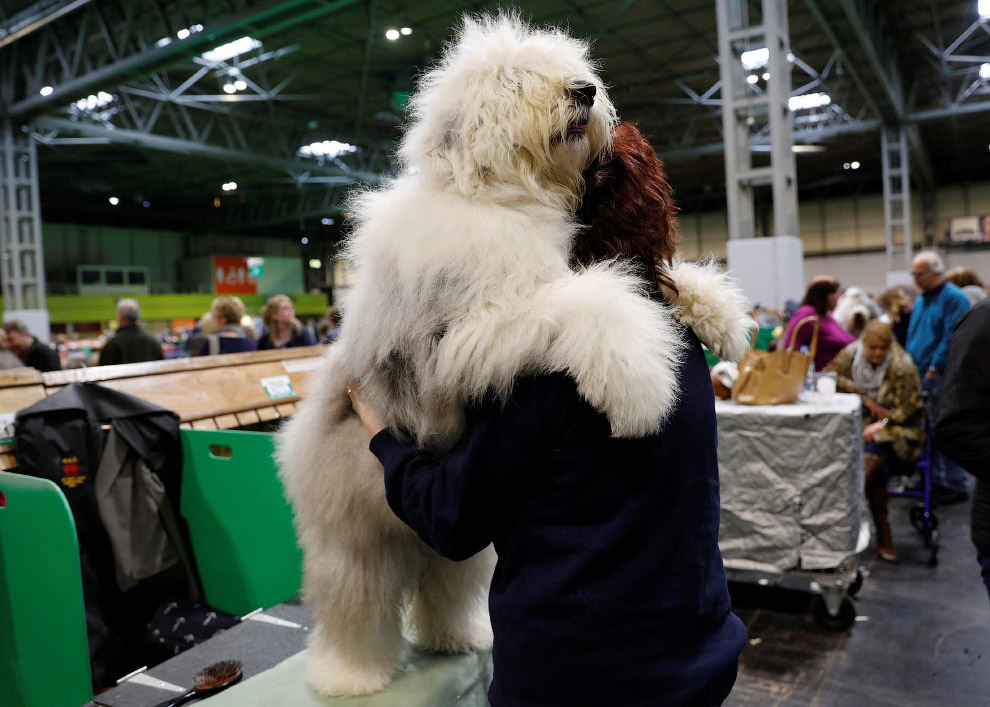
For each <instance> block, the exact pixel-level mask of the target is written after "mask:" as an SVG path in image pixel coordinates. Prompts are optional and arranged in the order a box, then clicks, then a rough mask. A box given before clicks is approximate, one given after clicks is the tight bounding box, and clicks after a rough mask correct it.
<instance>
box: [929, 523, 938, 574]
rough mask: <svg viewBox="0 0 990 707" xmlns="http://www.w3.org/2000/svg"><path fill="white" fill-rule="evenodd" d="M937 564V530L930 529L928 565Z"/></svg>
mask: <svg viewBox="0 0 990 707" xmlns="http://www.w3.org/2000/svg"><path fill="white" fill-rule="evenodd" d="M937 564H938V531H937V530H933V531H932V539H931V541H930V543H929V548H928V566H929V567H934V566H935V565H937Z"/></svg>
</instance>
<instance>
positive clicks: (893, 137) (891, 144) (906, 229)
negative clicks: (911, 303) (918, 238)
mask: <svg viewBox="0 0 990 707" xmlns="http://www.w3.org/2000/svg"><path fill="white" fill-rule="evenodd" d="M880 140H881V158H882V165H883V222H884V230H885V232H886V236H887V273H888V275H887V279H888V284H898V283H900V282H902V281H904V280H905V279H906V277H905V275H904V273H905V272H906V271H909V270H910V269H911V259H912V258H913V257H914V253H913V244H912V240H911V178H910V177H911V174H910V161H909V159H908V138H907V134H906V133H905V131H904V130H903V129H902V128H901V127H899V126H898V127H889V126H884V127H883V129H882V130H881V132H880Z"/></svg>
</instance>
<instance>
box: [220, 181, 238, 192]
mask: <svg viewBox="0 0 990 707" xmlns="http://www.w3.org/2000/svg"><path fill="white" fill-rule="evenodd" d="M220 188H221V189H223V190H224V191H235V190H236V189H237V182H224V183H223V186H221V187H220Z"/></svg>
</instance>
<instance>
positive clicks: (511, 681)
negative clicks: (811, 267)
mask: <svg viewBox="0 0 990 707" xmlns="http://www.w3.org/2000/svg"><path fill="white" fill-rule="evenodd" d="M603 171H604V172H605V173H606V177H607V178H598V179H596V178H595V177H596V176H599V177H600V176H601V173H602V172H603ZM644 180H646V181H649V183H650V184H649V185H652V186H653V187H654V188H653V189H649V188H643V182H644ZM661 182H662V188H661ZM588 183H589V194H588V196H587V197H586V199H585V204H586V207H587V205H588V204H589V203H590V204H591V207H590V208H586V209H585V211H584V212H583V213H582V214H581V215H582V218H583V220H584V221H585V223H589V224H591V228H590V231H589V232H587V233H585V234H584V235H582V236H579V237H578V238H579V239H580V240H581V243H580V247H576V249H575V250H576V257H577V259H578V260H579V261H582V262H586V261H587V260H588V259H591V258H593V257H598V258H602V257H610V256H612V255H614V254H615V250H616V249H617V248H616V245H617V242H616V239H620V238H621V239H622V240H623V243H622V248H621V250H622V251H623V252H624V253H626V254H633V256H632V259H633V260H634V262H636V263H637V264H639V265H640V266H641V270H642V272H643V273H644V275H645V279H646V280H647V283H646V284H647V286H648V288H649V290H650V292H651V296H653V297H657V298H662V297H663V296H664V294H662V293H670V292H674V291H676V290H675V289H673V288H676V280H675V279H674V278H673V277H672V275H671V273H672V269H669V268H668V265H669V263H670V258H671V256H672V254H673V251H674V247H675V245H676V242H675V239H674V235H673V230H672V229H671V228H669V226H670V225H671V224H672V221H673V209H672V203H671V199H670V189H669V186H667V185H666V181H665V180H664V179H663V171H662V165H661V163H660V162H659V160H657V158H656V156H655V154H654V153H653V151H652V148H650V146H649V144H648V143H647V142H646V141H645V140H644V139H643V138H642V137H641V136H640V135H639V133H638V131H635V129H631V128H629V127H627V128H623V126H620V128H619V129H617V135H616V138H615V146H614V148H613V151H612V154H611V155H610V156H609V157H608V158H606V159H605V160H603V162H602V164H599V165H598V167H597V173H596V174H592V175H589V178H588ZM649 185H648V186H649ZM596 189H597V190H598V191H596ZM603 195H604V196H605V198H599V197H601V196H603ZM627 257H628V255H627ZM696 289H703V288H700V287H696ZM721 301H722V302H723V303H724V302H725V299H724V298H723V299H722V300H721ZM739 309H740V311H739V316H737V317H736V319H735V320H734V321H736V322H737V323H738V322H742V321H745V317H744V316H743V315H742V307H741V306H740V307H739ZM678 326H679V329H680V335H681V337H682V339H683V340H684V342H686V344H687V346H686V352H685V355H684V356H683V359H682V364H681V367H680V373H679V378H680V380H679V384H680V389H681V391H682V395H681V398H680V401H679V403H678V404H677V406H676V409H675V411H674V412H673V414H672V415H671V416H670V417H669V418H668V419H667V421H666V423H665V424H664V426H663V427H662V428H661V430H660V431H659V432H657V433H655V434H653V435H650V436H648V437H645V438H639V439H628V438H625V439H620V438H616V437H613V436H612V434H611V428H610V425H609V421H608V419H607V417H606V416H605V415H604V414H603V413H601V412H598V411H597V410H595V409H594V408H593V407H592V406H591V405H590V404H589V403H588V402H587V401H586V400H584V399H583V398H582V397H581V395H580V394H579V393H578V390H577V386H576V384H575V382H574V380H572V379H571V378H570V377H569V376H568V375H567V374H566V373H563V372H548V373H536V374H533V375H530V376H525V377H521V378H519V379H517V380H516V383H515V386H514V388H513V390H512V392H511V394H510V395H509V396H508V399H506V400H499V399H496V398H495V397H493V396H490V397H487V398H485V399H483V400H481V401H479V402H477V403H475V404H473V405H472V406H470V408H469V409H468V410H467V420H466V424H465V428H464V431H463V434H462V436H461V437H460V439H459V441H458V442H457V443H456V444H455V445H454V446H453V447H452V448H451V449H450V450H449V451H448V452H447V453H446V454H444V455H443V456H442V458H440V459H436V458H434V457H432V456H431V455H430V454H428V453H427V452H425V451H422V450H420V449H417V448H416V447H415V446H412V445H410V444H409V443H407V442H404V441H402V440H401V439H400V436H399V435H397V434H395V433H393V431H391V430H389V429H387V428H385V426H384V425H383V423H382V422H381V421H380V420H379V418H378V416H377V414H376V412H375V410H374V409H373V408H372V407H371V405H370V404H369V403H368V402H367V400H366V399H365V398H364V397H362V393H361V391H360V389H358V387H357V385H356V384H355V383H353V382H352V383H351V386H350V388H349V390H348V392H349V394H350V395H351V400H352V404H353V406H354V409H355V410H356V412H357V413H358V415H359V416H360V418H361V420H362V422H363V423H364V425H365V427H366V429H367V430H368V433H369V435H370V436H371V441H370V448H371V451H372V452H373V453H374V454H375V455H376V456H377V457H378V459H379V460H380V461H381V463H382V465H383V467H384V476H385V491H386V497H387V500H388V503H389V506H390V507H391V508H392V510H393V512H394V513H395V514H396V515H397V516H398V517H399V518H400V519H401V520H402V521H403V522H405V523H406V524H407V525H409V526H410V527H411V528H412V529H413V530H415V531H416V533H417V534H418V535H419V537H420V538H421V539H422V540H423V541H424V542H426V543H427V544H429V545H430V546H431V547H433V548H434V549H436V550H437V552H439V553H440V554H441V555H443V556H444V557H447V558H450V559H454V560H461V559H466V558H468V557H470V556H472V555H473V554H475V553H477V552H479V551H481V550H482V549H484V548H485V547H487V546H488V545H489V544H490V543H494V546H495V550H496V552H497V555H498V563H497V566H496V568H495V573H494V577H493V579H492V584H491V589H490V594H489V605H490V613H491V620H492V628H493V632H494V636H495V642H494V648H493V663H494V678H493V681H492V684H491V687H490V689H489V700H490V702H491V704H492V705H493V707H583V706H587V707H591V706H594V707H601V706H602V705H621V706H622V707H658V706H660V705H678V706H680V705H686V706H694V705H699V706H704V707H708V706H709V705H718V704H721V703H722V701H723V700H724V699H725V698H726V697H727V695H728V694H729V692H730V690H731V688H732V685H733V684H734V682H735V678H736V671H737V666H738V658H739V654H740V652H741V651H742V648H743V646H744V645H745V643H746V629H745V627H744V626H743V624H742V622H741V621H740V620H739V619H738V618H737V617H736V616H735V615H734V614H733V613H732V612H731V611H730V600H729V593H728V587H727V583H726V578H725V572H724V569H723V566H722V559H721V555H720V553H719V549H718V527H719V480H718V463H717V455H716V449H717V435H716V421H715V409H714V393H713V390H712V385H711V381H710V377H709V371H708V366H707V363H706V361H705V356H704V353H703V351H702V346H701V342H700V341H699V337H698V336H697V335H696V334H695V332H694V331H693V330H692V329H691V328H689V327H687V326H684V325H683V324H679V325H678ZM741 340H742V341H743V342H745V340H746V339H745V334H743V336H742V339H741ZM706 343H708V342H706ZM740 353H741V352H740Z"/></svg>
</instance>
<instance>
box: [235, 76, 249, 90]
mask: <svg viewBox="0 0 990 707" xmlns="http://www.w3.org/2000/svg"><path fill="white" fill-rule="evenodd" d="M234 88H236V89H237V90H238V91H243V90H244V89H246V88H247V81H245V80H244V79H237V80H236V81H234Z"/></svg>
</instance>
